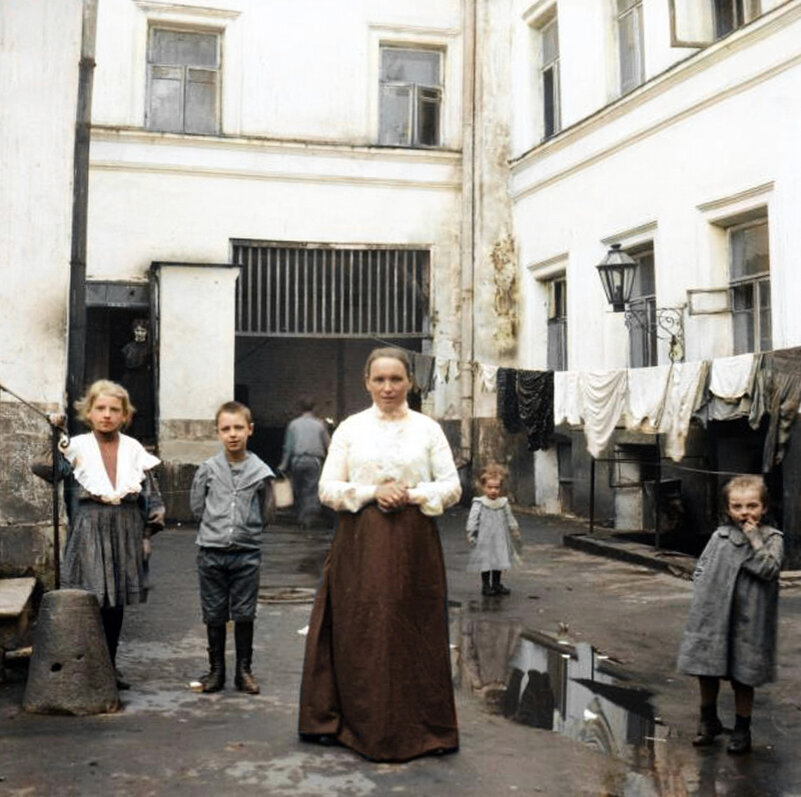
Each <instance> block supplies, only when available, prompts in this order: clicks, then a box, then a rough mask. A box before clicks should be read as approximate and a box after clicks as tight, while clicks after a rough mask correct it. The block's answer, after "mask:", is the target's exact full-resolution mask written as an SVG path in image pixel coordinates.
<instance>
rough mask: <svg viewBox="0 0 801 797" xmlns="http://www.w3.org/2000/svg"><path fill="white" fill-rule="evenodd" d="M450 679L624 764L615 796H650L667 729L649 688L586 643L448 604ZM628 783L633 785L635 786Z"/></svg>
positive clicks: (498, 708)
mask: <svg viewBox="0 0 801 797" xmlns="http://www.w3.org/2000/svg"><path fill="white" fill-rule="evenodd" d="M451 642H452V643H453V644H452V654H453V655H452V663H453V669H454V681H455V684H456V686H457V688H459V687H461V688H463V689H468V690H470V692H471V693H472V694H473V695H475V696H477V697H480V698H482V699H483V700H484V701H485V704H486V705H487V706H488V708H489V709H490V710H491V711H493V712H496V713H498V714H503V715H504V716H505V717H507V718H508V719H510V720H511V721H514V722H519V723H522V724H525V725H529V726H531V727H533V728H540V729H544V730H549V731H553V732H554V733H559V734H561V735H563V736H566V737H568V738H570V739H572V740H574V741H575V742H577V743H580V744H583V745H585V746H587V747H589V748H591V749H593V750H595V751H597V752H599V753H603V754H605V755H608V756H611V757H614V758H617V759H621V760H623V761H625V762H626V763H627V764H628V765H629V766H631V767H632V769H633V770H634V772H632V773H630V775H631V776H632V777H631V778H628V780H629V781H630V782H629V783H628V784H627V785H625V786H623V787H622V790H621V791H620V793H621V794H626V795H647V794H658V793H659V792H658V791H654V790H652V789H651V787H652V786H654V784H653V782H652V780H651V777H650V773H654V772H655V771H656V770H658V769H661V768H662V767H661V759H662V758H663V757H664V753H665V744H664V742H665V740H666V739H667V735H668V729H667V727H665V726H664V725H662V724H661V723H660V721H659V718H658V717H657V716H656V714H655V712H654V708H653V706H652V704H651V693H650V692H649V691H648V690H645V689H642V688H639V687H637V686H635V685H634V684H633V683H632V682H631V678H630V676H629V674H628V673H627V672H626V671H625V670H624V669H623V668H622V667H621V666H620V665H619V664H617V663H616V662H614V661H612V660H611V659H609V657H607V656H605V655H603V654H602V653H600V652H599V651H598V650H596V649H595V648H593V647H592V645H590V644H588V643H584V642H580V643H572V642H570V641H569V640H566V639H565V640H559V639H556V638H554V637H551V636H549V635H546V634H541V633H538V632H532V631H529V630H524V629H523V627H522V626H521V625H520V623H517V622H514V621H511V622H510V621H498V620H494V619H484V618H474V617H464V616H463V615H462V612H461V610H459V609H456V608H455V607H452V608H451ZM635 784H636V785H635Z"/></svg>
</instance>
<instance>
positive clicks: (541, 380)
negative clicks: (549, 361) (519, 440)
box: [517, 371, 553, 451]
mask: <svg viewBox="0 0 801 797" xmlns="http://www.w3.org/2000/svg"><path fill="white" fill-rule="evenodd" d="M517 402H518V407H519V410H520V420H521V421H522V423H523V426H524V427H525V428H526V434H527V436H528V450H529V451H539V450H540V449H541V448H542V449H545V448H548V445H549V444H550V442H551V435H552V434H553V371H518V372H517Z"/></svg>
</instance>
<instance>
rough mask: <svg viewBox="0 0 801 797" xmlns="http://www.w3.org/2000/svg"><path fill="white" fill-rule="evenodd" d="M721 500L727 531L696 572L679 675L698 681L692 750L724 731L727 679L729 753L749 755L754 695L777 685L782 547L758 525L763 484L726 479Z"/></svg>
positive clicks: (776, 534)
mask: <svg viewBox="0 0 801 797" xmlns="http://www.w3.org/2000/svg"><path fill="white" fill-rule="evenodd" d="M723 496H724V499H725V500H726V504H727V512H728V515H729V518H730V523H729V524H727V525H724V526H721V527H720V528H718V529H717V530H716V531H715V533H714V534H713V535H712V537H711V539H710V540H709V542H708V543H707V546H706V548H704V551H703V553H702V554H701V557H700V559H699V560H698V564H697V565H696V568H695V573H694V574H693V597H692V602H691V604H690V614H689V618H688V620H687V627H686V629H685V631H684V637H683V638H682V642H681V647H680V649H679V659H678V668H679V670H680V671H681V672H684V673H687V674H689V675H696V676H698V683H699V687H700V693H701V720H700V724H699V727H698V734H697V736H696V737H695V739H693V744H694V745H696V746H702V745H708V744H712V742H713V741H714V739H715V737H716V736H717V735H718V734H719V733H720V732H721V731H722V730H723V724H722V723H721V721H720V719H719V718H718V713H717V697H718V690H719V687H720V679H721V678H725V679H727V680H730V681H731V684H732V688H733V689H734V706H735V714H736V717H735V726H734V732H733V733H732V735H731V739H730V741H729V745H728V747H727V751H728V752H729V753H746V752H748V751H749V750H750V749H751V730H750V728H751V709H752V706H753V701H754V687H755V686H759V685H760V684H763V683H766V682H768V681H772V680H774V679H775V670H776V626H777V621H778V598H779V571H780V570H781V564H782V557H783V555H784V542H783V535H782V533H781V532H780V531H778V530H776V529H774V528H771V527H770V526H764V525H762V524H761V520H762V517H763V515H764V514H765V512H766V511H767V508H768V493H767V487H766V486H765V482H764V481H763V480H762V478H761V477H760V476H737V477H735V478H734V479H731V480H730V481H729V482H728V483H727V484H726V486H725V487H724V488H723Z"/></svg>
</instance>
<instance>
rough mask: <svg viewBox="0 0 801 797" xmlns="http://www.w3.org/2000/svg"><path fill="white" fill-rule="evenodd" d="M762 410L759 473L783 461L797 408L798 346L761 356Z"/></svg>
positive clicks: (800, 394)
mask: <svg viewBox="0 0 801 797" xmlns="http://www.w3.org/2000/svg"><path fill="white" fill-rule="evenodd" d="M763 369H764V372H765V408H766V411H767V412H768V414H769V415H770V422H769V424H768V430H767V432H766V433H765V448H764V450H763V452H762V472H763V473H768V472H769V471H771V470H772V469H773V467H774V466H775V465H778V464H779V463H780V462H781V461H782V460H783V459H784V450H785V447H786V444H787V440H788V438H789V437H790V431H791V429H792V426H793V423H794V422H795V418H796V416H797V415H798V407H799V405H801V347H796V348H794V349H781V350H779V351H773V352H768V353H766V354H764V355H763Z"/></svg>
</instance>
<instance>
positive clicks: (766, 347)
mask: <svg viewBox="0 0 801 797" xmlns="http://www.w3.org/2000/svg"><path fill="white" fill-rule="evenodd" d="M772 348H773V334H772V331H771V314H770V281H769V280H762V281H760V283H759V350H760V351H770V350H771V349H772Z"/></svg>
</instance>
